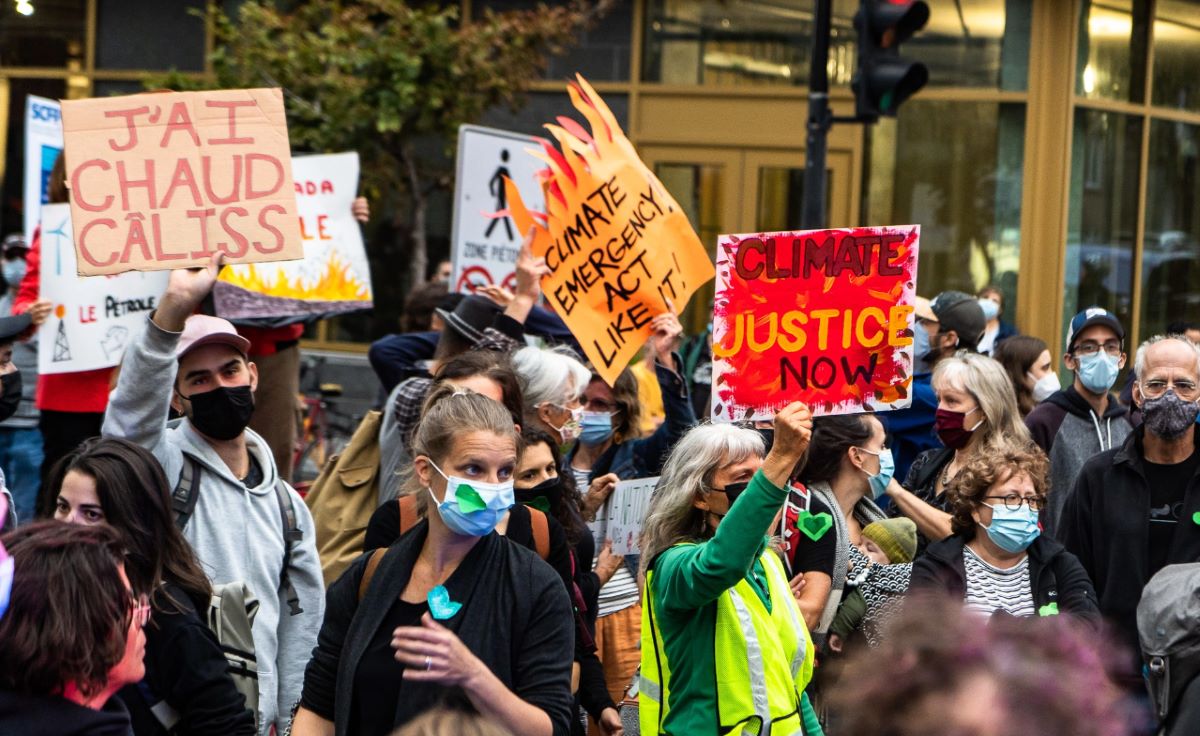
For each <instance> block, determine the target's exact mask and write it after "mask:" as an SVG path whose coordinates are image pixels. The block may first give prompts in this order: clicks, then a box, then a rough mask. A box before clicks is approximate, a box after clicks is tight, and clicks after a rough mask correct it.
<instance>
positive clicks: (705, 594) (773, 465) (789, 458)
mask: <svg viewBox="0 0 1200 736" xmlns="http://www.w3.org/2000/svg"><path fill="white" fill-rule="evenodd" d="M811 437H812V414H811V413H810V412H809V410H808V407H807V406H805V405H804V404H801V403H799V402H797V403H793V404H789V405H788V406H787V407H785V408H784V409H782V410H781V411H780V412H779V414H778V415H776V417H775V443H774V445H773V446H772V447H771V451H770V452H769V453H768V454H767V457H766V459H765V460H764V461H763V464H762V467H761V468H760V469H759V470H758V472H757V473H755V474H754V477H753V478H752V479H751V481H750V485H749V486H748V487H747V488H746V490H745V491H744V492H743V493H742V495H741V496H739V497H738V500H737V503H735V504H733V506H732V507H731V508H730V509H729V513H728V514H727V515H726V516H725V518H724V519H723V520H722V521H721V523H720V525H719V526H718V527H717V531H716V533H715V534H714V535H713V537H712V538H711V539H709V540H707V541H705V542H701V543H700V544H695V545H680V546H677V547H672V548H671V549H669V550H667V551H666V552H664V553H663V554H662V555H661V556H660V557H659V559H658V560H657V561H656V562H655V566H654V577H653V584H654V594H655V600H656V601H658V602H659V603H656V604H655V605H662V606H666V607H670V608H675V609H694V608H700V607H701V606H704V605H706V604H708V603H710V602H712V601H714V600H716V599H717V598H718V597H719V596H720V595H721V594H722V593H723V592H725V591H726V590H727V589H729V588H731V587H733V586H734V585H736V584H737V582H738V581H739V580H741V579H742V578H743V577H745V575H746V573H747V571H748V570H750V568H751V566H752V565H753V564H754V560H755V558H756V557H757V556H758V554H759V552H760V550H761V549H762V545H763V538H764V536H765V535H766V533H767V529H768V528H769V527H770V526H771V523H772V521H773V520H774V518H775V514H776V513H778V512H779V508H780V507H781V506H782V505H783V502H784V501H785V500H786V499H787V491H786V490H785V489H784V486H785V484H786V483H787V481H788V478H789V477H790V476H791V473H792V469H793V468H795V466H796V464H797V463H798V462H799V461H800V459H801V458H802V457H803V456H804V455H805V453H806V452H807V451H808V442H809V439H810V438H811Z"/></svg>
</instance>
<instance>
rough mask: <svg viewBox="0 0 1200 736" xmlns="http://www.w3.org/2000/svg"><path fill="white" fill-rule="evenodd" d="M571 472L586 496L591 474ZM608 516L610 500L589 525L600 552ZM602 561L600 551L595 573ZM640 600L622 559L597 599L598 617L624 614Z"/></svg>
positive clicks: (639, 595)
mask: <svg viewBox="0 0 1200 736" xmlns="http://www.w3.org/2000/svg"><path fill="white" fill-rule="evenodd" d="M571 473H572V474H574V476H575V486H576V487H577V488H579V490H580V492H581V493H583V495H584V496H586V495H587V493H588V491H589V490H590V489H589V488H588V481H589V480H590V479H591V474H592V473H591V471H590V470H580V469H578V468H575V467H572V468H571ZM608 514H609V501H605V502H604V505H603V506H601V507H600V508H599V509H597V510H596V519H595V521H591V522H589V523H588V528H589V529H590V530H591V532H592V535H593V536H594V537H595V539H596V549H597V550H600V549H602V548H603V547H604V540H605V538H606V537H607V536H608ZM599 561H600V554H599V552H597V554H596V556H595V557H593V558H592V570H595V569H596V563H597V562H599ZM640 599H641V593H640V592H639V591H638V584H637V578H635V577H634V576H633V574H632V573H630V572H629V568H628V567H627V566H626V565H625V562H624V560H622V561H621V566H620V567H618V568H617V571H616V572H615V573H613V576H612V579H610V580H609V581H608V582H607V583H605V584H604V585H603V586H602V587H601V588H600V595H599V597H598V598H597V600H596V615H597V616H598V617H599V616H608V615H609V614H613V613H616V612H617V611H623V610H625V609H626V608H629V607H630V606H632V605H635V604H636V603H637V602H638V601H639V600H640Z"/></svg>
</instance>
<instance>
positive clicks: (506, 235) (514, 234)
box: [450, 125, 547, 293]
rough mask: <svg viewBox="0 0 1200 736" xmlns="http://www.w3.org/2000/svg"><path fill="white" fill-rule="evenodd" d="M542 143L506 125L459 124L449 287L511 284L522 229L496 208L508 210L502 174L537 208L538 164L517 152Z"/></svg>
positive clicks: (463, 289) (470, 288)
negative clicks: (501, 127) (515, 184)
mask: <svg viewBox="0 0 1200 736" xmlns="http://www.w3.org/2000/svg"><path fill="white" fill-rule="evenodd" d="M545 143H547V141H546V140H545V139H543V138H536V137H534V136H531V135H521V134H520V133H510V132H509V131H507V130H496V129H494V128H483V127H480V126H478V125H463V126H461V127H459V129H458V174H457V175H456V177H455V179H454V224H453V226H452V228H451V234H450V256H451V261H452V263H453V265H454V273H453V276H452V280H451V282H450V283H451V285H452V286H453V289H454V291H460V292H463V293H471V292H473V291H475V290H476V289H478V288H479V287H481V286H488V285H490V284H497V285H499V286H503V287H504V288H506V289H508V290H510V291H511V290H512V289H513V288H514V287H515V286H516V278H517V277H516V263H517V253H518V252H519V251H520V250H521V240H522V239H523V238H524V236H525V233H524V232H521V231H520V230H519V229H517V228H516V227H514V226H513V222H512V218H510V217H509V216H508V215H506V214H501V215H497V213H500V212H506V211H507V209H508V190H507V189H506V188H505V186H504V180H505V179H511V180H512V181H514V182H516V183H517V186H518V187H519V188H520V190H521V197H522V198H523V200H524V202H525V205H526V207H532V208H534V209H537V210H540V209H542V207H543V204H542V191H541V187H539V186H538V184H537V179H536V177H537V172H538V169H540V168H541V163H540V162H539V161H538V160H537V159H536V158H533V157H532V156H523V155H520V154H521V151H522V150H524V149H525V148H527V147H528V146H530V145H534V146H541V145H543V144H545Z"/></svg>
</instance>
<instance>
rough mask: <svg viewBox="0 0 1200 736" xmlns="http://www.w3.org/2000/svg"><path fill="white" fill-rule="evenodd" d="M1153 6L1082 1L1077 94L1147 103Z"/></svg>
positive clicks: (1115, 0)
mask: <svg viewBox="0 0 1200 736" xmlns="http://www.w3.org/2000/svg"><path fill="white" fill-rule="evenodd" d="M1149 5H1150V4H1149V3H1146V2H1136V3H1135V2H1134V0H1104V1H1103V2H1097V1H1096V0H1082V4H1081V5H1080V13H1079V21H1080V28H1079V60H1078V62H1077V63H1076V65H1075V66H1076V72H1075V94H1077V95H1082V96H1083V97H1093V98H1104V99H1110V100H1122V101H1126V102H1142V101H1143V100H1145V97H1146V89H1145V88H1146V47H1147V42H1148V39H1149V20H1148V13H1149V10H1148V8H1149Z"/></svg>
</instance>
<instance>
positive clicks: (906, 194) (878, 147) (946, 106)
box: [865, 99, 1025, 304]
mask: <svg viewBox="0 0 1200 736" xmlns="http://www.w3.org/2000/svg"><path fill="white" fill-rule="evenodd" d="M870 135H871V144H870V148H871V160H870V182H869V184H868V186H869V188H870V189H869V195H868V212H869V216H868V218H867V222H866V223H865V224H870V225H889V224H890V225H902V224H908V223H919V224H920V225H921V253H920V264H919V271H918V273H919V282H918V291H919V292H920V294H921V295H922V296H927V297H932V296H933V295H935V294H937V293H938V292H940V291H944V290H946V289H958V290H961V291H966V292H968V293H974V292H975V291H977V290H978V289H980V288H982V287H983V286H985V285H987V284H995V285H997V286H999V287H1000V289H1001V291H1003V292H1004V298H1005V302H1006V303H1007V304H1015V303H1016V291H1017V268H1018V261H1019V258H1020V229H1021V172H1022V168H1023V165H1024V140H1025V107H1024V105H1019V104H997V103H988V102H940V101H929V100H921V99H914V100H911V101H909V102H907V103H905V105H904V107H902V108H900V115H899V118H898V119H897V120H896V121H895V122H891V121H887V122H885V123H881V124H880V125H877V126H873V128H872V130H871V132H870Z"/></svg>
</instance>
